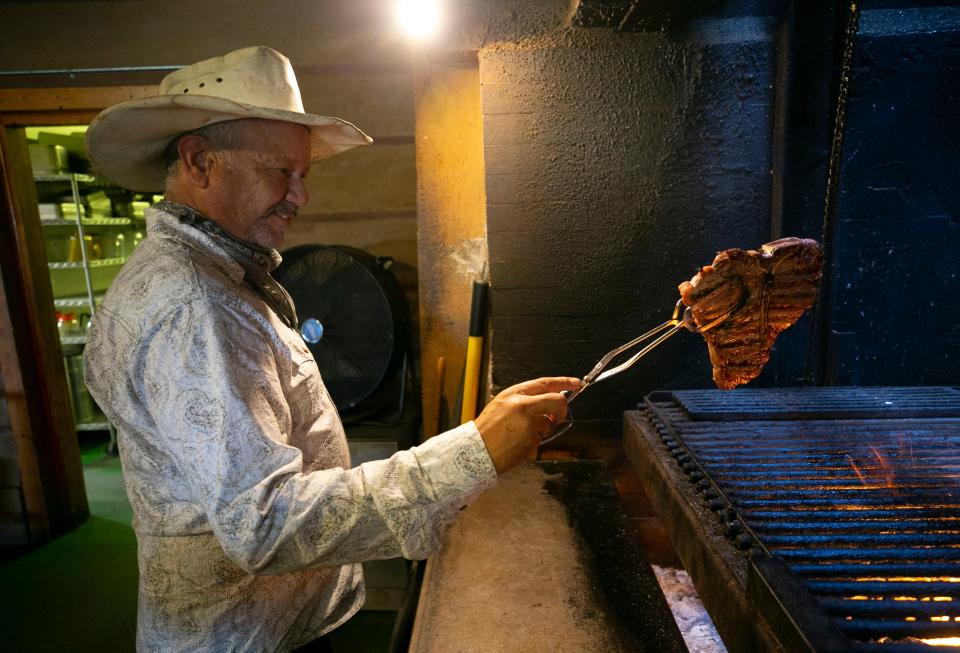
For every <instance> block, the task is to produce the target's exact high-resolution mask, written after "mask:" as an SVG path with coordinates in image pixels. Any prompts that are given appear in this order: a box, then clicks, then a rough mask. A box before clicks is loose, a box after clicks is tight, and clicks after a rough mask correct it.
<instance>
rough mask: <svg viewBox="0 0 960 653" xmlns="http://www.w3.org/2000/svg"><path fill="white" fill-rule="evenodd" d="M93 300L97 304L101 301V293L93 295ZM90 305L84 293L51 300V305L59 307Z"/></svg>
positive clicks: (84, 306)
mask: <svg viewBox="0 0 960 653" xmlns="http://www.w3.org/2000/svg"><path fill="white" fill-rule="evenodd" d="M93 299H94V301H95V302H96V303H97V304H98V305H99V304H100V302H101V301H103V295H95V296H94V298H93ZM89 306H90V298H89V297H87V296H86V295H77V296H76V297H61V298H59V299H54V300H53V307H54V308H57V309H60V308H87V307H89Z"/></svg>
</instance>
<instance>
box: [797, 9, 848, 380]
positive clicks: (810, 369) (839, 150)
mask: <svg viewBox="0 0 960 653" xmlns="http://www.w3.org/2000/svg"><path fill="white" fill-rule="evenodd" d="M849 11H850V13H849V14H848V16H847V29H846V32H845V34H844V37H843V54H842V58H841V64H840V80H839V84H838V86H837V112H836V115H835V116H834V121H833V138H832V139H831V143H830V158H829V160H828V162H827V189H826V197H825V198H824V201H823V228H822V231H821V233H820V247H821V248H822V251H823V271H822V275H821V277H820V292H819V293H818V300H817V304H816V308H815V309H814V311H813V320H812V322H813V323H812V324H811V326H810V338H809V341H808V343H807V383H808V384H809V383H812V384H815V385H822V384H823V381H824V378H823V377H824V369H823V367H825V364H824V363H823V362H822V361H820V360H819V358H820V357H822V352H821V350H822V349H825V348H826V347H825V346H824V345H825V344H826V343H827V342H828V338H827V336H826V335H823V336H821V331H822V329H823V322H824V314H829V311H830V307H829V302H830V301H832V298H831V296H830V295H831V290H832V285H833V283H832V282H833V236H834V232H835V231H836V222H837V203H838V200H839V197H840V164H841V163H842V158H843V133H844V129H845V127H846V123H847V96H848V95H849V93H850V71H851V68H852V67H853V46H854V41H855V40H856V35H857V30H858V29H859V26H860V8H859V7H858V6H857V4H856V3H855V2H854V3H851V4H850V6H849Z"/></svg>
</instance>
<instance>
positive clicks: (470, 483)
mask: <svg viewBox="0 0 960 653" xmlns="http://www.w3.org/2000/svg"><path fill="white" fill-rule="evenodd" d="M413 450H414V452H415V454H416V456H417V460H418V461H419V463H420V468H421V469H422V470H423V473H424V474H425V475H426V477H427V478H428V479H429V480H430V483H431V485H432V486H433V490H434V492H435V494H436V495H437V499H438V500H439V501H441V502H443V503H450V504H459V505H457V507H458V508H459V507H463V506H465V505H466V504H468V503H470V502H471V501H473V500H474V499H475V498H476V497H477V496H478V495H480V493H481V492H483V491H484V490H487V489H489V488H492V487H493V486H494V485H496V484H497V470H496V468H495V467H494V466H493V460H492V459H491V458H490V454H489V453H488V452H487V446H486V445H485V444H484V443H483V438H481V437H480V431H478V430H477V425H476V424H474V423H473V422H467V423H466V424H461V425H460V426H458V427H456V428H454V429H451V430H449V431H447V432H445V433H441V434H440V435H435V436H434V437H432V438H430V439H429V440H427V441H426V442H424V443H423V444H421V445H419V446H417V447H414V449H413Z"/></svg>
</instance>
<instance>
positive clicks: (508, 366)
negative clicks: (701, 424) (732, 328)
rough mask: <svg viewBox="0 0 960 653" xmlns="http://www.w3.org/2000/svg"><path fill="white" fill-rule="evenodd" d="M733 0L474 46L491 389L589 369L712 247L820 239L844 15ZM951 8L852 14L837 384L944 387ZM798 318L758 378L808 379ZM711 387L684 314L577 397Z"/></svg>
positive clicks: (951, 239)
mask: <svg viewBox="0 0 960 653" xmlns="http://www.w3.org/2000/svg"><path fill="white" fill-rule="evenodd" d="M733 4H734V5H736V4H737V3H733ZM740 4H741V5H743V6H747V7H749V9H750V12H753V13H754V14H756V15H741V13H742V12H737V11H734V10H731V9H730V3H728V4H727V6H726V8H725V9H723V10H718V11H717V12H716V14H717V15H716V16H714V17H709V18H705V19H700V20H697V21H694V22H692V23H689V24H687V25H685V26H683V27H682V28H674V29H672V30H671V31H669V32H666V33H660V32H657V33H643V32H641V33H630V34H626V33H622V32H617V31H615V30H611V29H585V28H571V27H565V26H563V25H558V26H557V27H556V28H555V29H554V30H553V31H549V30H548V31H545V32H544V33H541V34H536V35H530V34H529V33H528V34H525V35H524V36H523V37H522V38H517V39H516V40H509V39H506V40H499V41H495V42H491V43H489V44H488V45H487V46H486V47H485V48H483V49H482V50H481V52H480V73H481V81H482V100H483V113H484V147H485V165H486V175H487V201H488V207H487V212H488V238H489V250H490V273H491V282H492V295H491V303H492V309H491V310H492V313H491V330H492V355H493V365H492V374H493V382H494V386H495V389H497V388H502V387H505V386H507V385H510V384H512V383H514V382H517V381H519V380H522V379H525V378H529V377H531V376H534V375H539V374H575V375H580V374H583V373H585V372H586V371H587V370H588V369H589V368H590V366H591V365H592V364H593V363H594V362H595V361H596V359H597V358H598V357H599V356H601V355H602V354H603V353H605V352H606V351H607V350H609V349H611V348H612V347H614V346H616V345H619V344H621V343H623V342H624V341H626V340H629V339H630V338H633V337H635V336H636V335H639V334H640V333H641V332H643V331H645V330H646V329H648V328H650V327H652V326H654V325H656V324H659V323H660V322H662V321H664V320H665V319H666V318H667V317H669V314H670V311H671V309H672V307H673V304H674V303H675V301H676V299H677V298H678V293H677V289H676V286H677V284H678V283H679V282H680V281H682V280H684V279H686V278H689V277H690V276H691V275H693V274H694V273H695V272H696V271H697V269H698V267H699V266H700V265H703V264H706V263H708V262H710V261H711V260H712V258H713V256H714V254H715V253H716V252H717V251H718V250H720V249H723V248H727V247H756V246H758V245H760V244H762V243H763V242H766V241H768V240H770V239H772V238H774V237H779V236H781V235H798V236H809V237H815V238H819V237H820V233H821V228H822V223H823V214H822V212H823V194H824V179H825V174H824V173H825V162H826V157H827V154H828V152H829V132H830V127H831V125H832V115H833V106H832V103H833V93H834V91H833V86H832V82H833V76H834V75H835V72H836V66H835V57H836V51H837V49H838V45H839V40H838V39H837V31H838V29H839V28H842V24H843V13H842V10H840V11H838V12H837V13H836V14H835V13H834V12H832V11H829V10H826V11H818V12H815V11H814V10H812V9H810V8H801V9H800V10H799V11H798V10H797V9H796V8H794V7H792V6H790V4H789V3H740ZM889 4H890V3H887V5H889ZM750 12H747V13H748V14H749V13H750ZM904 14H908V15H907V17H906V18H899V16H903V15H904ZM956 15H957V9H956V8H951V7H947V8H936V7H933V8H930V7H928V8H923V9H908V10H906V11H905V12H900V11H898V10H897V9H896V8H892V9H891V8H885V9H882V10H868V11H866V12H864V15H863V18H862V33H861V35H860V37H859V40H858V46H859V47H858V56H857V59H856V68H855V71H854V77H853V80H852V96H851V102H850V115H849V122H848V133H847V149H846V150H845V152H846V155H845V158H844V165H843V186H842V193H841V198H840V211H839V214H838V222H837V231H836V241H835V242H836V245H837V248H838V249H837V251H836V252H835V256H834V260H835V261H837V265H836V268H835V269H834V270H831V271H830V273H831V275H832V276H831V278H832V279H833V280H834V288H835V290H836V291H835V294H834V295H833V297H832V299H831V301H830V307H831V308H832V309H833V310H832V311H830V312H828V315H827V317H826V319H825V321H824V329H825V330H827V331H838V332H843V333H844V335H842V336H840V337H838V338H834V337H830V338H827V339H826V343H827V344H826V345H825V346H823V347H822V348H821V349H822V351H819V352H818V355H822V356H825V357H827V358H828V359H829V363H830V364H829V366H828V367H829V369H830V370H831V371H830V373H829V375H828V376H829V379H828V380H830V381H832V382H836V383H857V384H895V383H902V384H918V383H933V382H936V383H957V382H958V375H957V373H956V371H955V370H954V369H953V367H954V366H955V360H954V361H953V362H952V363H951V359H945V358H944V351H945V350H946V349H951V350H952V352H956V351H957V344H960V343H958V337H960V336H958V334H960V327H958V326H957V323H958V314H960V311H958V308H960V307H958V305H957V302H958V301H960V300H958V298H960V293H957V292H956V291H952V290H951V289H950V288H949V287H948V286H944V285H940V284H939V283H938V280H940V279H944V280H949V279H951V278H953V279H954V280H955V277H956V272H957V271H958V270H957V265H958V264H957V262H956V259H958V258H960V257H956V256H955V254H954V255H953V256H952V257H951V253H955V252H957V247H956V245H957V240H956V239H957V226H958V224H957V223H958V218H957V215H958V214H957V195H956V192H957V188H956V184H954V183H953V180H954V179H956V170H958V169H960V165H958V164H960V161H958V160H957V159H958V156H960V154H958V148H957V143H956V134H957V130H956V128H955V127H956V125H955V122H956V116H957V115H958V114H960V108H958V106H957V94H958V92H960V91H958V89H960V86H958V84H960V75H957V74H956V62H957V59H956V42H957V41H956V39H957V35H958V34H960V31H958V30H957V29H956V27H955V25H954V21H955V20H956ZM935 27H936V28H937V30H936V31H937V33H932V31H933V28H935ZM905 96H908V97H905ZM884 107H894V109H892V110H891V109H887V108H884ZM951 120H952V121H953V127H954V128H953V129H951V128H950V127H951ZM907 152H909V154H908V153H907ZM891 248H892V250H893V251H892V252H891V251H890V250H891ZM944 272H945V274H944ZM848 285H849V286H848ZM809 323H810V320H809V319H808V318H804V320H802V322H801V323H800V324H798V325H797V326H796V327H794V328H793V329H791V330H790V331H788V332H786V333H785V334H784V335H783V336H782V337H781V339H780V340H779V341H778V344H777V348H776V351H775V353H774V357H773V360H772V361H771V364H770V365H769V366H768V368H767V370H765V372H764V374H763V375H762V376H761V378H760V379H758V380H757V381H756V382H755V383H756V384H760V385H797V384H800V383H803V382H804V378H805V375H806V372H807V370H806V365H805V354H806V351H807V346H808V342H809V341H810V337H809V327H810V324H809ZM925 325H926V326H925ZM955 355H956V354H954V356H955ZM710 385H711V381H710V367H709V363H708V361H707V357H706V351H705V347H704V345H703V343H702V341H701V339H700V338H699V337H698V336H695V335H692V334H688V333H681V334H679V335H677V336H676V337H675V338H674V339H673V340H672V341H670V342H668V343H667V344H665V345H664V346H663V347H661V348H660V349H659V350H658V351H656V352H654V353H653V354H651V355H650V356H649V358H647V359H645V360H644V361H642V362H641V363H640V364H639V365H638V366H637V368H636V369H635V370H632V371H631V372H630V373H628V374H627V375H624V376H622V377H619V378H617V379H616V380H612V381H609V382H607V383H606V384H605V385H602V386H598V387H597V388H596V389H594V390H591V391H590V392H588V393H586V394H584V395H583V398H582V399H579V400H578V405H577V415H578V417H588V418H589V417H593V418H611V419H617V418H618V416H619V414H620V412H621V411H622V410H624V409H627V408H631V407H633V406H634V405H635V404H636V402H637V400H638V399H639V398H641V397H642V396H643V395H644V394H646V393H647V392H650V391H652V390H655V389H658V388H684V387H710Z"/></svg>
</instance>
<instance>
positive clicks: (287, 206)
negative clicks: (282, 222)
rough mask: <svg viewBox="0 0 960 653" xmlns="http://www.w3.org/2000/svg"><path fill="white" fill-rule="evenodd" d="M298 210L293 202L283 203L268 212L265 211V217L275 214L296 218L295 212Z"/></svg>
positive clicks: (272, 207) (275, 205) (277, 204)
mask: <svg viewBox="0 0 960 653" xmlns="http://www.w3.org/2000/svg"><path fill="white" fill-rule="evenodd" d="M299 210H300V207H298V206H297V205H296V204H294V203H293V202H287V201H283V202H278V203H276V204H274V205H273V206H271V207H270V210H269V211H267V215H270V214H271V213H277V214H280V215H289V216H290V217H292V218H295V217H297V211H299Z"/></svg>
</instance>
